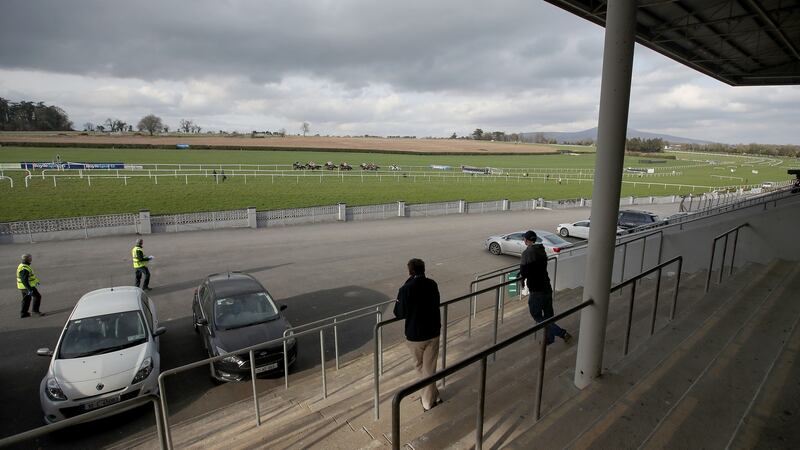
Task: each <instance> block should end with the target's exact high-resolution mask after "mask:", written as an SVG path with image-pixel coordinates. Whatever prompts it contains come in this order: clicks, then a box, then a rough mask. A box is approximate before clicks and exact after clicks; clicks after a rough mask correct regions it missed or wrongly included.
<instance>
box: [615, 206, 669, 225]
mask: <svg viewBox="0 0 800 450" xmlns="http://www.w3.org/2000/svg"><path fill="white" fill-rule="evenodd" d="M660 221H661V220H660V219H659V218H658V216H657V215H655V214H653V213H651V212H647V211H636V210H634V209H624V210H622V211H620V212H619V218H618V219H617V226H618V227H620V228H623V229H626V230H628V229H632V228H638V227H641V226H644V225H653V224H656V223H658V222H660Z"/></svg>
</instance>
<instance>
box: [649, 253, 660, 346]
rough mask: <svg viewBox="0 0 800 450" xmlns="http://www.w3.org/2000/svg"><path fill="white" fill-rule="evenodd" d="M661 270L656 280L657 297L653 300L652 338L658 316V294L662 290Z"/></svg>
mask: <svg viewBox="0 0 800 450" xmlns="http://www.w3.org/2000/svg"><path fill="white" fill-rule="evenodd" d="M661 270H662V269H661V268H660V267H659V269H658V278H656V297H655V300H653V315H652V316H651V317H650V336H652V335H653V333H654V332H655V330H656V314H657V313H658V293H659V291H660V290H661Z"/></svg>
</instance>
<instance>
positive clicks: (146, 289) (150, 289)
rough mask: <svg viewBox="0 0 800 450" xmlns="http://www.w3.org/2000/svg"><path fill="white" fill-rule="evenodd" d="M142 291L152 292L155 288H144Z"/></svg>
mask: <svg viewBox="0 0 800 450" xmlns="http://www.w3.org/2000/svg"><path fill="white" fill-rule="evenodd" d="M142 290H143V291H152V290H153V288H151V287H146V288H142Z"/></svg>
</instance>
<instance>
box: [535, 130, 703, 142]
mask: <svg viewBox="0 0 800 450" xmlns="http://www.w3.org/2000/svg"><path fill="white" fill-rule="evenodd" d="M536 134H537V132H529V133H520V136H522V138H523V139H526V140H527V139H532V138H533V137H534V136H535V135H536ZM542 134H543V135H544V137H545V139H555V140H557V141H558V142H559V143H563V142H576V141H582V140H587V139H592V140H595V141H596V140H597V127H594V128H590V129H588V130H583V131H575V132H564V131H543V132H542ZM636 137H638V138H639V139H663V140H665V141H668V142H671V143H673V144H713V142H711V141H702V140H700V139H691V138H685V137H680V136H671V135H669V134H659V133H648V132H646V131H639V130H634V129H632V128H628V138H629V139H630V138H636Z"/></svg>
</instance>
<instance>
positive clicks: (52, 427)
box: [0, 394, 165, 449]
mask: <svg viewBox="0 0 800 450" xmlns="http://www.w3.org/2000/svg"><path fill="white" fill-rule="evenodd" d="M146 403H152V404H153V413H154V414H155V422H156V433H157V435H158V437H159V446H160V447H161V448H162V449H163V448H165V447H164V444H165V442H164V439H163V438H164V433H163V430H162V420H161V409H159V405H158V396H157V395H153V394H148V395H143V396H141V397H136V398H132V399H129V400H124V401H122V402H119V403H115V404H113V405H109V406H104V407H103V408H100V409H96V410H94V411H89V412H85V413H83V414H81V415H79V416H75V417H70V418H68V419H64V420H61V421H58V422H55V423H51V424H49V425H44V426H41V427H38V428H34V429H32V430H28V431H24V432H22V433H19V434H15V435H13V436H8V437H5V438H3V439H0V448H4V447H10V446H12V445H15V444H20V443H22V442H25V441H27V440H28V439H34V438H38V437H42V436H45V435H48V434H50V433H53V432H55V431H58V430H62V429H64V428H68V427H71V426H73V425H78V424H82V423H86V422H90V421H93V420H97V419H104V418H106V417H111V416H114V415H117V414H120V413H123V412H125V411H128V410H131V409H133V408H137V407H139V406H142V405H144V404H146Z"/></svg>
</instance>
